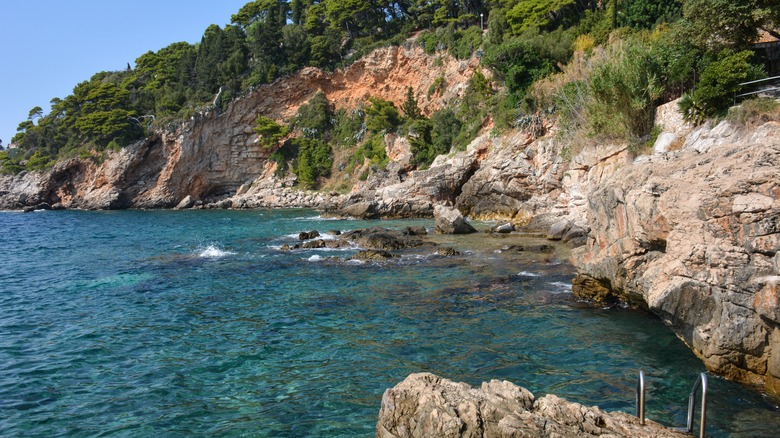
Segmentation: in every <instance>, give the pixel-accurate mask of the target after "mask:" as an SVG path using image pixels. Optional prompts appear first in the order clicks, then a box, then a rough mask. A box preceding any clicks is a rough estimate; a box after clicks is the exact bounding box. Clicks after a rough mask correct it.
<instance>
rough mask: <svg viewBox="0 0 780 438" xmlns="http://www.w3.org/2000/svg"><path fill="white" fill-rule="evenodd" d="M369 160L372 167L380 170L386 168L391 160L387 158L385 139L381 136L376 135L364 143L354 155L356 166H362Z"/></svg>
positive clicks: (353, 159)
mask: <svg viewBox="0 0 780 438" xmlns="http://www.w3.org/2000/svg"><path fill="white" fill-rule="evenodd" d="M366 159H368V161H369V163H370V164H371V165H372V166H375V167H378V168H384V167H385V166H387V163H389V162H390V159H389V158H388V157H387V152H386V151H385V139H384V137H383V136H382V135H381V134H374V135H372V136H371V137H370V138H369V139H368V140H366V141H365V143H363V144H362V145H361V146H360V148H358V150H357V151H355V155H353V158H352V163H353V164H355V165H358V166H360V165H362V164H363V161H365V160H366Z"/></svg>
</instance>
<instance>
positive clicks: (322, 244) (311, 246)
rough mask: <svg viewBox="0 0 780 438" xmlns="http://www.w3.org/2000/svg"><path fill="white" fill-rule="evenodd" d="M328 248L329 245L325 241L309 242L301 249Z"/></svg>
mask: <svg viewBox="0 0 780 438" xmlns="http://www.w3.org/2000/svg"><path fill="white" fill-rule="evenodd" d="M325 247H327V244H326V243H325V241H324V240H322V239H319V240H309V241H308V242H305V243H303V244H302V245H301V248H303V249H319V248H325Z"/></svg>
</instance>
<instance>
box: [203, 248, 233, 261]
mask: <svg viewBox="0 0 780 438" xmlns="http://www.w3.org/2000/svg"><path fill="white" fill-rule="evenodd" d="M235 254H236V253H234V252H232V251H225V250H224V249H221V248H218V247H216V246H214V245H209V246H207V247H205V248H202V249H199V250H198V257H202V258H204V259H220V258H222V257H227V256H230V255H235Z"/></svg>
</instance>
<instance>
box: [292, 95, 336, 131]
mask: <svg viewBox="0 0 780 438" xmlns="http://www.w3.org/2000/svg"><path fill="white" fill-rule="evenodd" d="M332 118H333V111H332V110H331V107H330V103H328V99H327V98H326V97H325V94H324V93H322V92H320V93H317V94H316V95H315V96H314V97H313V98H312V99H311V100H310V101H309V102H307V103H305V104H303V105H301V107H300V108H298V114H297V115H296V116H295V121H294V125H295V128H296V129H299V130H300V131H301V132H302V133H303V136H304V137H306V138H323V136H324V135H325V133H326V132H327V131H328V130H329V129H330V126H331V119H332Z"/></svg>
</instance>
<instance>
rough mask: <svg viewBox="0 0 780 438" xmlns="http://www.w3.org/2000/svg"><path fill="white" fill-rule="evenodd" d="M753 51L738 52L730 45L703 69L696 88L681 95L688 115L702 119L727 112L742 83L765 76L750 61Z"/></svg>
mask: <svg viewBox="0 0 780 438" xmlns="http://www.w3.org/2000/svg"><path fill="white" fill-rule="evenodd" d="M752 57H753V52H751V51H748V50H744V51H741V52H735V51H733V50H730V49H726V50H723V51H722V52H721V53H719V54H718V58H717V60H716V61H714V62H712V63H710V64H709V65H707V66H706V67H705V68H704V70H703V71H702V72H701V79H700V80H699V83H698V85H697V87H696V89H695V90H694V91H693V92H691V93H687V94H685V95H684V96H683V98H682V99H680V110H681V111H682V113H683V116H684V117H685V119H686V120H687V121H689V122H692V123H696V124H699V123H702V122H703V121H704V120H705V119H707V118H711V117H716V116H719V115H723V114H724V113H725V111H726V110H727V109H728V107H729V104H730V103H731V101H732V98H733V96H734V94H735V93H736V92H737V91H738V90H739V89H740V86H739V84H740V83H742V82H747V81H751V80H755V79H759V78H761V77H763V76H764V74H763V71H762V70H761V69H760V68H759V67H756V66H754V65H753V64H751V63H750V59H751V58H752Z"/></svg>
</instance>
